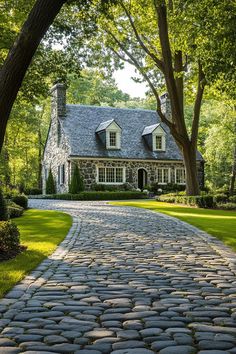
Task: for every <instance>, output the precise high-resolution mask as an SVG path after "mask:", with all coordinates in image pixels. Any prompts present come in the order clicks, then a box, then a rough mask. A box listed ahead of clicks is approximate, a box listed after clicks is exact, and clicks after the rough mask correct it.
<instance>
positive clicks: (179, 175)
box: [175, 168, 186, 184]
mask: <svg viewBox="0 0 236 354" xmlns="http://www.w3.org/2000/svg"><path fill="white" fill-rule="evenodd" d="M175 183H177V184H185V183H186V177H185V169H184V168H176V169H175Z"/></svg>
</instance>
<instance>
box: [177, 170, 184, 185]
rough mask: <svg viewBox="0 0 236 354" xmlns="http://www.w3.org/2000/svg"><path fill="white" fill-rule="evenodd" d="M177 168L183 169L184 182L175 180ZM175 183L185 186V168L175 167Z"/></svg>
mask: <svg viewBox="0 0 236 354" xmlns="http://www.w3.org/2000/svg"><path fill="white" fill-rule="evenodd" d="M178 170H181V171H184V179H185V182H177V171H178ZM175 184H179V185H182V186H185V184H186V170H185V168H184V167H176V168H175Z"/></svg>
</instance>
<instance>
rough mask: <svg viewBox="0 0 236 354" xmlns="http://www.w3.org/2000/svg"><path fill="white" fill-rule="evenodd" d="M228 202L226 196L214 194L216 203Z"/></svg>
mask: <svg viewBox="0 0 236 354" xmlns="http://www.w3.org/2000/svg"><path fill="white" fill-rule="evenodd" d="M228 200H229V197H228V196H227V195H226V194H216V195H215V201H216V203H227V202H228Z"/></svg>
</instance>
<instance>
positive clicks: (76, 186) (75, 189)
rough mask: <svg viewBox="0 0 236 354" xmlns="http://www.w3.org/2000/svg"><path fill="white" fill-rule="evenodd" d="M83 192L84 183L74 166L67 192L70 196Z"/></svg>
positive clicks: (77, 168) (76, 167)
mask: <svg viewBox="0 0 236 354" xmlns="http://www.w3.org/2000/svg"><path fill="white" fill-rule="evenodd" d="M83 190H84V181H83V178H82V176H81V174H80V171H79V167H78V165H77V164H76V165H75V166H74V171H73V175H72V178H71V182H70V185H69V192H70V193H71V194H77V193H79V192H82V191H83Z"/></svg>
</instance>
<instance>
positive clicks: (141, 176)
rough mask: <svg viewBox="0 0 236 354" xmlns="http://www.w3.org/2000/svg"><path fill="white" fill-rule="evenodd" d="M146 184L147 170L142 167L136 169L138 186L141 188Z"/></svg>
mask: <svg viewBox="0 0 236 354" xmlns="http://www.w3.org/2000/svg"><path fill="white" fill-rule="evenodd" d="M146 185H147V171H146V170H145V169H144V168H139V170H138V188H139V189H141V190H143V189H144V187H145V186H146Z"/></svg>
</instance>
